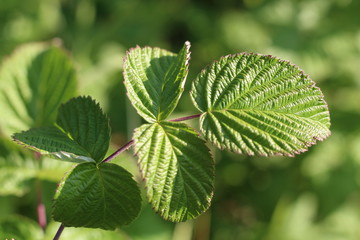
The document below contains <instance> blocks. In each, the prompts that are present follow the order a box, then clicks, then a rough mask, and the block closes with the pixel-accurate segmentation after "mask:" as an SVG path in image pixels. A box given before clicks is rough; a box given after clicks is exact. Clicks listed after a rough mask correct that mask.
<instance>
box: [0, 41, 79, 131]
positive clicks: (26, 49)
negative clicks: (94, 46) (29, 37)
mask: <svg viewBox="0 0 360 240" xmlns="http://www.w3.org/2000/svg"><path fill="white" fill-rule="evenodd" d="M75 91H76V79H75V71H74V67H73V65H72V62H71V61H70V59H69V57H68V56H67V55H66V54H65V53H64V52H63V51H62V50H61V49H59V48H57V47H54V46H49V45H47V44H40V43H37V44H27V45H24V46H22V47H20V48H19V49H17V51H15V52H14V54H13V55H12V56H10V57H9V58H8V59H6V60H5V61H4V62H3V64H2V66H1V68H0V109H1V112H2V113H3V115H4V116H6V117H2V118H1V119H0V127H1V129H2V131H3V133H4V134H6V135H7V136H10V135H11V134H12V133H13V132H19V131H21V130H24V129H28V128H31V127H39V126H46V125H49V124H52V123H53V122H54V121H55V117H56V110H57V108H58V107H59V105H60V104H61V103H62V102H64V101H66V100H68V99H69V98H71V97H72V96H74V95H75Z"/></svg>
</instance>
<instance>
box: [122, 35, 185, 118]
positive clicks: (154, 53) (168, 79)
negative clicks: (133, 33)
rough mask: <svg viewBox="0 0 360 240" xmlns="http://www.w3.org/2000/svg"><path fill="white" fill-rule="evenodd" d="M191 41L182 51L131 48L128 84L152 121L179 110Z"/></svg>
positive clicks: (126, 63) (136, 104) (134, 101)
mask: <svg viewBox="0 0 360 240" xmlns="http://www.w3.org/2000/svg"><path fill="white" fill-rule="evenodd" d="M189 48H190V43H189V42H186V43H185V44H184V47H183V48H182V49H181V50H180V52H179V54H178V55H177V56H176V54H174V53H171V52H168V51H166V50H163V49H160V48H150V47H145V48H140V47H136V48H133V49H131V50H130V51H129V52H128V53H127V54H126V58H125V61H124V77H125V86H126V89H127V92H128V96H129V98H130V100H131V103H132V104H133V106H134V107H135V109H136V110H137V112H138V113H139V114H140V115H141V116H142V117H143V118H144V119H145V120H146V121H148V122H156V121H161V120H164V119H166V117H168V116H169V115H170V113H171V112H172V111H173V110H174V109H175V107H176V105H177V103H178V101H179V98H180V96H181V93H182V92H183V90H184V84H185V80H186V76H187V73H188V62H189V58H190V52H189Z"/></svg>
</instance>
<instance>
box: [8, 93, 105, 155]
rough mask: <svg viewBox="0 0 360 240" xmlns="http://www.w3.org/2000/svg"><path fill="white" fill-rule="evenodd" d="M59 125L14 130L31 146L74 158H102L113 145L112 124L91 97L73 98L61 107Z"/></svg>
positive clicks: (47, 152) (37, 149)
mask: <svg viewBox="0 0 360 240" xmlns="http://www.w3.org/2000/svg"><path fill="white" fill-rule="evenodd" d="M56 123H57V124H56V126H52V127H42V128H32V129H30V130H28V131H25V132H21V133H16V134H14V136H13V137H14V139H15V140H16V141H17V142H19V143H20V144H23V145H25V146H27V147H29V148H30V149H33V150H35V151H38V152H41V153H42V154H44V155H49V156H50V157H53V158H57V159H61V160H65V161H70V162H91V161H96V162H100V161H101V160H102V159H103V157H104V156H105V154H106V152H107V149H108V147H109V141H110V127H109V121H108V118H107V117H106V115H105V114H104V113H103V112H102V110H101V108H100V106H99V104H97V103H96V102H95V101H94V100H92V99H91V98H90V97H77V98H73V99H71V100H70V101H68V102H67V103H65V104H64V105H62V106H61V107H60V108H59V113H58V118H57V121H56Z"/></svg>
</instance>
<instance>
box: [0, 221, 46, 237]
mask: <svg viewBox="0 0 360 240" xmlns="http://www.w3.org/2000/svg"><path fill="white" fill-rule="evenodd" d="M0 236H1V239H9V240H10V239H27V240H39V239H42V237H43V232H42V229H41V228H40V227H39V225H38V224H37V223H36V222H34V221H33V220H31V219H28V218H26V217H23V216H16V215H12V216H8V217H6V218H4V219H2V220H0Z"/></svg>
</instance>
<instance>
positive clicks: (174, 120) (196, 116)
mask: <svg viewBox="0 0 360 240" xmlns="http://www.w3.org/2000/svg"><path fill="white" fill-rule="evenodd" d="M201 114H202V113H199V114H195V115H190V116H186V117H181V118H175V119H172V120H169V121H170V122H181V121H185V120H189V119H193V118H198V117H200V116H201Z"/></svg>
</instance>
